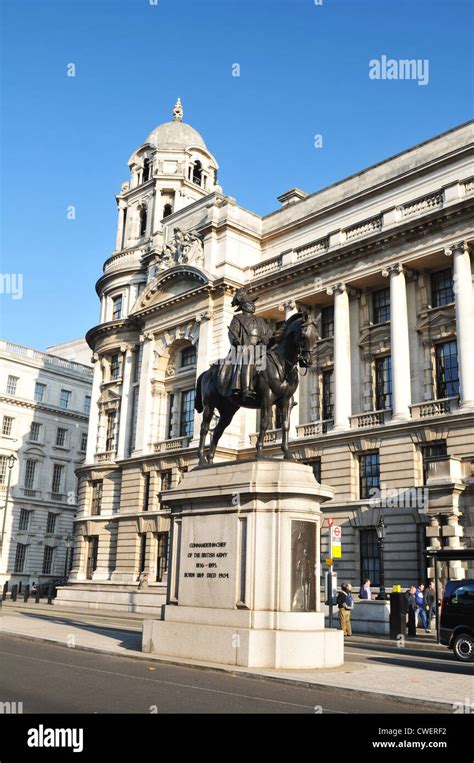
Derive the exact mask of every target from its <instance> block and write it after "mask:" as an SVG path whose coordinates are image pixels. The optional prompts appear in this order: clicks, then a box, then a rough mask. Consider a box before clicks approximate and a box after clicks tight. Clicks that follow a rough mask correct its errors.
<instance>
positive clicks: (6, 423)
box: [2, 416, 14, 437]
mask: <svg viewBox="0 0 474 763" xmlns="http://www.w3.org/2000/svg"><path fill="white" fill-rule="evenodd" d="M13 421H14V419H13V417H12V416H4V417H3V421H2V434H3V435H5V436H6V437H9V436H10V435H11V433H12V428H13Z"/></svg>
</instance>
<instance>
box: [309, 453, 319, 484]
mask: <svg viewBox="0 0 474 763" xmlns="http://www.w3.org/2000/svg"><path fill="white" fill-rule="evenodd" d="M308 466H311V467H312V469H313V474H314V478H315V480H317V482H321V459H320V458H313V459H312V460H311V461H308Z"/></svg>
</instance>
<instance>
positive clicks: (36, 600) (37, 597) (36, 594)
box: [35, 588, 41, 604]
mask: <svg viewBox="0 0 474 763" xmlns="http://www.w3.org/2000/svg"><path fill="white" fill-rule="evenodd" d="M40 599H41V594H40V592H39V588H37V589H36V591H35V604H39V600H40Z"/></svg>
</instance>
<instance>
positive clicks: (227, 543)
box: [143, 459, 343, 669]
mask: <svg viewBox="0 0 474 763" xmlns="http://www.w3.org/2000/svg"><path fill="white" fill-rule="evenodd" d="M332 496H333V491H332V489H331V488H329V487H327V486H324V485H320V484H319V483H318V482H316V480H315V479H314V476H313V471H312V469H311V467H309V466H306V465H304V464H298V463H294V462H291V461H281V460H276V459H262V460H258V461H256V460H252V461H237V462H232V463H223V464H216V465H214V466H209V467H202V468H198V469H194V470H193V471H191V472H188V473H186V474H185V475H184V477H183V480H182V481H181V483H180V484H179V486H178V487H177V488H175V489H174V490H170V491H167V492H166V493H164V494H163V503H164V504H165V505H167V506H169V507H170V509H171V539H170V544H171V547H170V570H169V583H168V593H167V604H166V606H165V607H164V612H163V618H162V619H161V620H146V621H145V622H144V623H143V651H144V652H154V653H158V654H161V655H163V656H174V657H181V658H187V659H195V660H200V661H206V662H215V663H224V664H227V665H239V666H248V667H252V666H253V667H268V668H296V669H298V668H300V669H303V668H305V669H308V668H328V667H335V666H338V665H342V663H343V635H342V632H341V631H336V630H328V629H325V628H324V613H323V612H322V611H320V601H319V580H320V569H319V562H320V523H321V516H322V515H321V511H320V502H321V501H324V500H327V499H328V498H332Z"/></svg>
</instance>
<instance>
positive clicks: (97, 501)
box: [91, 480, 104, 516]
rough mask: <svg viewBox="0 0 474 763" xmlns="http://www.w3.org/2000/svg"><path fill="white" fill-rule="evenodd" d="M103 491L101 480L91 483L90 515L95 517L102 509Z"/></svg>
mask: <svg viewBox="0 0 474 763" xmlns="http://www.w3.org/2000/svg"><path fill="white" fill-rule="evenodd" d="M103 489H104V483H103V481H102V480H97V481H96V482H93V483H92V502H91V515H92V516H96V515H98V514H100V512H101V509H102V493H103Z"/></svg>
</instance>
